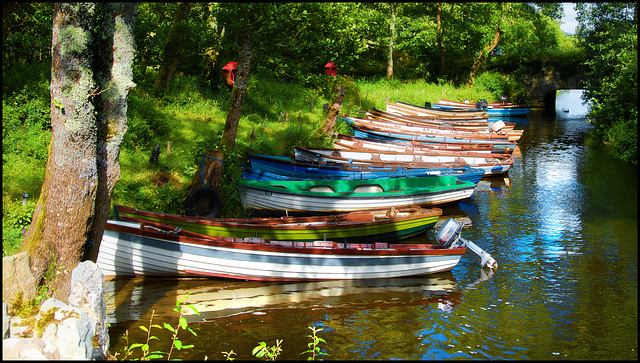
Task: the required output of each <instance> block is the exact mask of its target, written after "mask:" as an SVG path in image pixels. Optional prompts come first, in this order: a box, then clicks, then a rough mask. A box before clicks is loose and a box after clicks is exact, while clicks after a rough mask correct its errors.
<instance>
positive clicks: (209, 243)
mask: <svg viewBox="0 0 640 363" xmlns="http://www.w3.org/2000/svg"><path fill="white" fill-rule="evenodd" d="M396 104H397V105H399V106H398V107H397V108H395V109H394V108H393V106H392V107H389V104H387V107H388V111H390V112H382V111H376V110H374V111H373V112H368V113H367V117H368V119H361V118H356V117H351V118H350V117H349V116H346V117H345V119H346V120H348V121H349V124H350V125H351V127H352V128H353V129H354V133H356V136H358V135H357V133H358V132H361V133H363V132H365V131H366V132H367V133H371V134H367V135H366V138H364V137H360V138H358V137H346V136H344V135H343V137H339V138H338V139H337V140H336V147H335V148H324V149H323V148H304V147H296V148H295V149H294V158H293V159H291V158H285V157H277V156H268V155H254V154H248V155H247V156H248V159H249V165H250V166H249V165H244V166H243V179H242V180H239V181H238V182H237V184H238V189H239V191H240V196H241V199H242V202H243V205H244V206H245V208H247V209H248V210H250V211H252V212H253V214H254V216H259V215H265V216H266V215H270V216H271V217H270V218H244V219H224V218H214V219H209V218H198V217H185V216H179V215H169V214H162V213H153V212H149V211H141V210H136V209H134V208H130V207H125V206H116V208H115V209H116V211H117V213H116V215H117V217H118V219H119V220H115V221H108V223H107V227H106V229H105V233H104V236H103V240H102V243H101V247H100V252H99V256H98V264H99V266H100V267H101V268H102V269H103V271H104V272H105V275H128V276H132V275H144V276H152V275H153V276H216V277H227V278H236V279H245V280H335V279H338V280H339V279H354V280H357V279H371V278H388V277H401V276H413V275H423V274H430V273H434V272H440V271H448V270H451V269H452V268H453V267H455V266H456V264H457V263H458V261H459V260H460V257H461V256H462V254H464V253H465V247H469V248H470V249H471V250H472V251H474V252H475V253H478V254H479V255H480V256H481V257H482V265H492V266H495V261H493V260H492V259H491V258H490V256H489V255H488V254H485V253H484V251H481V250H480V249H479V248H478V247H477V246H475V244H473V243H471V242H468V241H466V240H464V239H462V238H460V230H461V228H462V227H461V226H460V225H457V226H454V227H455V228H453V227H450V226H449V225H450V223H449V222H450V221H447V223H446V225H447V227H446V228H444V226H443V228H441V230H440V231H438V233H437V235H436V239H437V242H438V243H437V244H433V245H430V244H403V243H394V242H397V241H400V240H402V239H405V238H408V237H411V236H416V235H421V234H424V233H425V232H426V231H427V230H429V229H431V228H432V227H433V226H434V224H435V222H436V221H437V220H438V218H439V217H440V216H441V214H442V210H441V209H439V208H437V207H436V206H440V205H443V204H447V203H457V202H459V201H461V200H463V199H466V198H469V197H471V196H472V194H473V191H474V188H475V185H476V184H477V183H478V181H479V180H480V178H482V177H484V176H488V175H494V174H504V173H506V172H507V171H508V170H509V168H510V167H511V165H512V162H513V160H512V156H511V155H510V152H511V151H513V148H514V147H515V146H516V145H517V140H518V139H519V138H520V136H521V134H522V132H521V131H516V130H514V128H513V124H509V123H505V122H502V121H500V122H498V123H495V124H491V123H488V122H487V118H486V117H487V116H486V112H485V111H480V112H478V111H465V112H461V111H456V112H452V111H441V110H440V111H438V110H432V109H427V108H424V110H422V109H421V108H417V109H416V108H415V107H417V106H413V105H409V104H402V103H396ZM392 112H397V113H398V114H396V115H393V114H392ZM494 125H495V127H494ZM362 130H364V131H362ZM373 132H378V133H379V134H373ZM423 136H424V137H426V138H429V139H425V140H423V139H422V137H423ZM384 139H386V140H384ZM427 140H428V141H427ZM205 189H206V188H205ZM454 225H455V223H454ZM452 228H453V229H452ZM478 251H480V252H478ZM487 256H489V257H488V258H487ZM488 261H489V262H488Z"/></svg>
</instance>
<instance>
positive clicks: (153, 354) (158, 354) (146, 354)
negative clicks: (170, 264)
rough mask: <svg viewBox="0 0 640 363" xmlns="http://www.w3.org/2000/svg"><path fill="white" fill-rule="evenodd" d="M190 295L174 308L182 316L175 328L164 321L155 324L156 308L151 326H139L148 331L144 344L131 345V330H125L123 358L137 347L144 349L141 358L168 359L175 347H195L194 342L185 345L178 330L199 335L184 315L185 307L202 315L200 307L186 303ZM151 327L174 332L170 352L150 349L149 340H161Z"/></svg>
mask: <svg viewBox="0 0 640 363" xmlns="http://www.w3.org/2000/svg"><path fill="white" fill-rule="evenodd" d="M188 297H189V293H187V295H186V296H185V297H184V299H178V301H177V302H176V307H175V308H174V309H173V311H176V312H179V313H180V316H179V317H178V325H176V326H175V328H174V327H173V326H171V325H170V324H167V323H163V326H160V325H158V324H153V316H154V315H155V310H154V311H151V318H150V319H149V327H146V326H142V325H140V326H139V328H140V329H141V330H142V331H144V332H145V333H147V340H146V342H145V343H144V344H142V343H134V344H131V345H129V331H128V330H127V331H125V333H124V338H125V341H126V342H127V343H126V345H125V348H124V349H123V350H122V351H121V352H122V353H123V354H124V357H123V358H122V360H125V359H128V357H129V356H130V355H132V354H133V350H134V349H136V348H140V350H142V358H140V360H151V359H160V358H163V356H164V355H166V356H167V360H170V359H171V353H172V352H173V348H174V347H175V348H176V349H177V350H182V349H190V348H193V344H190V345H183V344H182V341H181V340H179V339H178V331H179V330H180V328H182V329H183V330H187V331H189V332H190V333H191V334H193V335H194V336H198V335H197V334H196V332H194V331H193V330H192V329H191V328H189V326H188V323H187V319H185V318H184V317H183V316H182V315H183V314H182V312H183V308H189V309H191V310H193V311H194V312H195V313H196V314H198V315H200V313H199V312H198V309H196V308H195V306H193V305H186V300H187V298H188ZM151 328H158V329H162V328H164V329H166V330H168V331H170V332H172V333H173V335H172V336H171V347H170V348H169V352H163V351H160V350H154V351H150V350H149V349H150V347H149V341H151V340H160V339H159V338H158V337H156V336H154V335H151ZM119 353H120V352H117V353H116V354H115V355H114V357H116V358H117V356H118V354H119Z"/></svg>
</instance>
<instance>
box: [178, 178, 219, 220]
mask: <svg viewBox="0 0 640 363" xmlns="http://www.w3.org/2000/svg"><path fill="white" fill-rule="evenodd" d="M221 210H222V198H220V194H218V192H217V191H216V190H215V189H213V188H207V187H205V186H201V187H197V188H196V189H194V190H192V191H191V193H189V195H187V198H186V199H185V200H184V213H185V215H187V216H190V217H205V218H216V217H218V215H220V211H221Z"/></svg>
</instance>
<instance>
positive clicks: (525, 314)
mask: <svg viewBox="0 0 640 363" xmlns="http://www.w3.org/2000/svg"><path fill="white" fill-rule="evenodd" d="M556 107H557V108H559V112H558V113H557V115H552V116H545V115H544V114H543V112H541V111H533V112H532V113H531V114H529V115H528V116H527V117H526V118H517V119H512V120H510V121H515V122H517V123H518V126H517V128H521V129H524V130H525V131H524V135H523V137H522V139H521V140H520V142H519V145H520V155H519V156H517V157H516V159H515V162H514V165H513V168H512V169H511V170H510V171H509V173H508V177H507V178H503V177H497V178H496V177H494V178H492V179H488V180H482V181H481V182H480V184H479V185H478V187H477V188H476V190H475V191H474V194H473V197H472V198H470V199H468V200H466V201H464V202H461V203H459V204H457V205H453V206H447V207H444V208H443V211H444V212H443V218H447V217H450V216H452V217H455V218H457V219H459V220H463V221H466V222H467V226H466V227H465V228H464V229H463V232H462V234H463V236H464V237H465V238H466V239H468V240H471V241H473V242H475V243H476V244H478V245H479V246H480V247H482V248H483V249H484V250H485V251H487V252H488V253H490V254H491V256H492V257H494V258H495V259H496V260H497V262H498V264H499V268H498V270H497V271H496V272H495V273H493V274H491V273H488V271H484V270H481V269H480V266H479V262H480V259H479V258H478V256H476V255H474V254H473V253H472V252H471V251H468V252H467V253H466V254H465V256H463V258H462V259H461V261H460V263H459V264H458V266H456V267H455V268H454V269H453V270H452V271H451V272H447V273H441V274H436V275H432V276H430V277H419V278H399V279H382V280H372V281H364V282H362V281H360V282H354V281H330V282H308V283H306V282H302V283H276V282H266V283H265V282H246V281H234V280H224V279H189V280H186V279H169V280H167V279H146V280H145V279H121V280H112V281H109V282H108V283H107V286H106V288H107V291H109V292H110V294H109V296H108V302H107V304H108V320H109V322H110V324H111V327H110V329H109V334H110V337H111V349H110V351H111V352H112V353H115V352H117V351H120V350H122V349H123V347H125V346H126V345H127V342H126V340H125V339H124V337H123V333H124V332H125V331H127V330H128V331H129V344H131V343H134V342H136V343H144V342H145V340H146V333H144V332H143V331H142V330H141V329H139V327H138V326H140V325H145V326H148V325H149V321H150V318H151V313H152V311H155V314H156V316H155V317H154V318H153V323H154V324H160V325H162V323H163V322H166V323H169V324H171V325H173V326H176V324H177V322H178V313H176V312H173V311H172V309H173V308H174V307H175V305H176V301H177V300H178V299H179V298H183V297H184V296H185V294H186V293H187V292H189V293H190V295H189V297H188V299H187V301H188V302H189V303H192V304H194V305H195V306H196V308H197V309H198V310H199V311H200V313H201V314H200V315H199V316H198V315H193V314H192V315H187V316H186V317H187V320H188V321H189V328H191V329H193V331H194V332H196V333H197V337H196V336H193V335H191V334H190V333H188V332H185V331H181V332H180V333H179V338H180V339H181V340H182V341H183V343H184V344H193V345H194V348H192V349H188V350H182V351H175V350H174V351H173V352H172V355H171V357H172V358H181V359H197V360H201V359H204V358H205V357H206V358H208V359H224V355H223V354H222V352H229V351H231V350H233V351H234V352H235V353H236V354H237V355H235V356H234V358H236V359H239V360H244V359H257V358H255V357H253V356H252V354H251V351H252V349H253V348H254V347H256V346H257V345H258V344H259V343H260V342H265V343H267V345H268V346H272V345H274V344H275V341H276V340H279V339H282V343H281V347H282V353H281V355H280V356H279V357H278V360H283V359H284V360H286V359H305V360H306V358H307V357H308V356H309V355H308V354H304V355H301V353H302V352H304V351H306V350H307V349H308V343H310V342H311V340H310V339H309V337H308V335H310V334H311V331H310V330H309V327H310V326H316V327H318V328H322V329H323V330H322V331H321V332H320V333H318V336H319V337H321V338H323V339H324V340H325V341H326V343H321V345H320V347H321V348H322V352H324V353H326V355H324V356H322V358H323V359H325V360H356V359H377V360H387V359H403V360H405V359H411V360H417V359H438V360H442V359H540V360H542V359H544V360H553V359H563V360H566V359H603V360H604V359H607V360H608V359H616V360H617V359H620V360H637V358H638V353H637V347H638V336H637V333H638V331H637V326H638V317H637V307H638V286H637V276H638V257H637V247H638V243H637V242H638V223H637V219H638V199H637V188H638V176H637V167H636V166H632V165H628V164H625V163H622V162H618V161H616V160H613V159H612V158H610V157H609V156H608V155H607V154H606V153H605V152H604V151H603V150H601V149H600V148H599V147H598V145H596V144H595V143H594V142H593V141H592V140H591V138H590V137H589V135H588V131H589V130H590V128H591V127H590V125H589V124H588V123H587V122H586V121H585V119H584V111H576V110H577V108H579V107H583V105H582V103H581V101H580V100H579V95H578V98H577V99H576V97H575V94H574V97H573V98H571V97H570V98H569V99H568V100H565V101H563V102H558V101H557V104H556ZM564 108H566V109H567V110H569V111H568V112H564ZM433 234H434V233H433V231H432V232H429V233H428V234H427V235H426V236H421V237H416V238H414V239H413V240H412V242H430V241H433ZM152 335H155V336H157V337H159V338H160V339H159V340H152V341H151V350H160V351H165V352H166V351H168V350H169V345H170V334H169V332H168V331H166V330H163V329H157V328H152ZM134 357H140V355H139V354H135V355H134Z"/></svg>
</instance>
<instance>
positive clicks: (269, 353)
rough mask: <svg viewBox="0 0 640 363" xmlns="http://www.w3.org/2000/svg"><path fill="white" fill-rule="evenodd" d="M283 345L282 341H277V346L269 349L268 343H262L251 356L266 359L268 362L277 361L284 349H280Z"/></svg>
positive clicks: (254, 349)
mask: <svg viewBox="0 0 640 363" xmlns="http://www.w3.org/2000/svg"><path fill="white" fill-rule="evenodd" d="M281 343H282V339H280V340H276V345H274V346H271V347H267V343H265V342H260V343H258V346H257V347H255V348H253V351H252V352H251V354H253V355H254V356H256V357H257V358H262V357H265V358H266V360H276V359H277V358H278V356H279V355H280V353H282V348H281V347H280V344H281Z"/></svg>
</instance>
